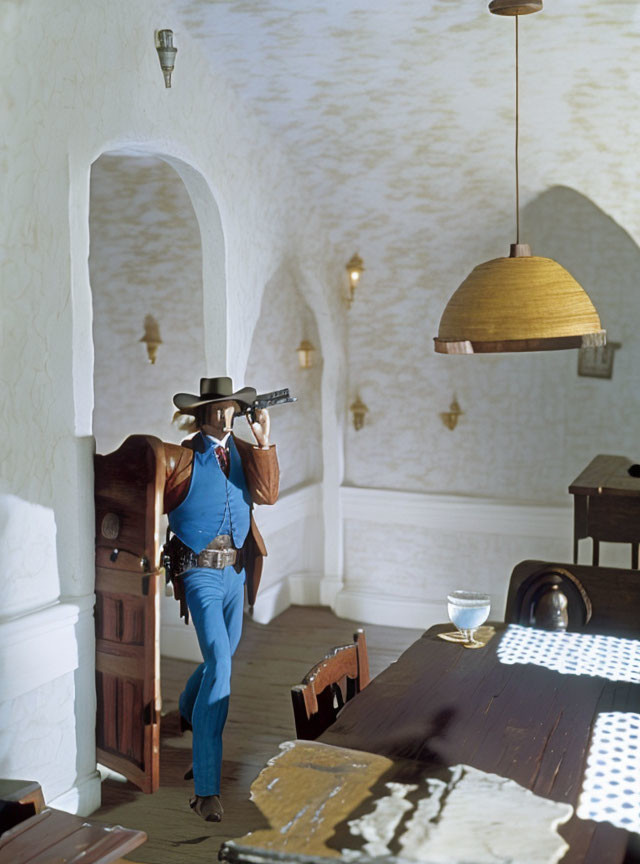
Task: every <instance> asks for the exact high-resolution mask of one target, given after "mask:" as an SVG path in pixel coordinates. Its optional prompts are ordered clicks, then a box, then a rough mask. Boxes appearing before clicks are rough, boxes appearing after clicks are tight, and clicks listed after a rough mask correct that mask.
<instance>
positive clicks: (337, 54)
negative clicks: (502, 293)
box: [175, 0, 640, 254]
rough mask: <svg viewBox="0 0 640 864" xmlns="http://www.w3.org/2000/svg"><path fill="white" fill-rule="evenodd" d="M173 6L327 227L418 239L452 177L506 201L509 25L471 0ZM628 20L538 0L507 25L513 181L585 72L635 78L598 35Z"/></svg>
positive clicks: (575, 1) (200, 1)
mask: <svg viewBox="0 0 640 864" xmlns="http://www.w3.org/2000/svg"><path fill="white" fill-rule="evenodd" d="M175 2H176V6H177V8H178V9H179V12H180V18H181V21H182V23H183V25H184V26H186V27H187V29H188V30H189V31H190V32H191V34H192V35H194V36H196V37H197V38H198V39H200V40H201V41H202V43H203V45H204V48H205V51H206V54H207V55H208V58H209V60H210V63H211V67H212V71H213V73H214V74H216V75H218V76H222V77H223V78H224V79H225V80H226V81H227V82H228V83H229V84H230V86H231V87H233V88H234V89H235V90H236V92H237V93H238V97H239V98H240V99H241V100H242V101H243V102H244V103H245V104H246V105H247V106H248V107H249V109H250V110H252V111H254V112H255V113H256V114H257V115H259V117H260V118H261V119H262V120H263V121H264V122H265V124H266V125H267V126H269V127H270V128H271V130H272V131H273V133H274V134H275V135H276V136H277V137H278V138H279V139H280V140H281V141H282V142H283V143H284V146H285V147H286V148H287V150H288V153H289V154H290V159H291V161H292V163H293V167H294V168H295V170H296V172H297V174H298V175H300V176H301V177H302V178H303V179H304V180H306V188H307V189H308V190H309V191H310V194H311V195H312V196H313V203H314V204H315V205H317V206H318V208H319V210H320V214H321V216H323V218H324V220H325V224H326V225H327V227H329V228H337V229H338V230H339V231H340V232H342V233H346V234H348V235H354V236H359V235H362V234H363V233H364V234H368V235H370V236H369V242H371V241H374V242H375V241H376V240H378V241H379V240H382V238H383V236H384V235H385V232H386V231H387V230H388V229H389V226H390V224H391V223H393V224H394V226H398V224H400V225H402V226H404V228H403V230H402V233H403V234H404V235H405V236H406V234H407V233H408V234H409V235H413V236H414V239H415V241H416V242H419V237H420V236H422V237H424V235H425V232H426V233H428V232H430V231H432V230H434V228H436V227H437V226H436V225H435V224H434V222H433V219H432V218H430V217H433V216H434V215H435V214H441V213H442V208H441V206H440V203H439V199H443V198H444V199H447V198H449V197H450V195H451V193H452V183H451V179H452V177H451V175H452V173H453V172H454V171H455V172H456V175H458V176H459V177H460V180H461V183H460V195H461V202H462V201H464V189H465V186H464V177H465V176H467V177H469V176H471V177H473V181H474V184H475V185H477V184H478V183H482V182H483V177H484V179H485V181H486V184H487V191H488V190H489V189H491V190H492V191H493V192H494V193H495V192H496V191H498V192H499V191H500V190H501V187H504V192H505V195H507V196H508V197H509V196H511V197H512V192H511V191H510V187H511V170H512V169H511V164H510V160H511V153H512V128H511V122H512V117H513V67H512V64H513V19H510V18H497V17H495V16H492V15H490V14H489V13H488V11H487V3H486V2H485V0H395V2H393V3H389V0H370V2H368V3H363V2H362V0H277V2H267V0H262V2H261V0H227V2H212V0H175ZM639 23H640V9H639V4H638V3H637V2H636V0H607V2H606V3H605V2H601V3H599V4H597V3H593V2H591V0H547V3H546V8H545V10H544V12H543V13H541V14H539V15H534V16H528V17H525V18H521V19H520V31H521V70H522V71H521V76H522V99H523V104H522V112H523V139H525V140H523V150H524V152H523V162H524V165H523V169H524V170H523V174H524V179H523V185H524V187H525V189H526V187H527V182H528V181H529V182H530V183H531V185H532V186H535V177H534V176H533V171H532V173H531V174H529V175H527V174H526V156H527V153H526V147H527V141H526V135H527V133H533V131H534V128H535V126H536V125H537V124H538V123H540V122H541V123H542V124H544V125H546V127H547V131H548V132H549V133H550V134H551V135H555V136H556V137H557V135H558V134H559V133H560V132H562V131H563V130H564V126H563V115H564V114H565V113H566V111H567V108H568V105H569V103H573V106H574V110H575V107H576V98H577V99H579V98H580V95H581V94H580V92H579V87H580V83H581V82H582V84H583V85H588V84H589V78H590V75H589V70H590V69H593V68H596V69H598V75H597V77H598V78H600V77H601V75H600V71H599V67H600V66H601V65H602V64H605V65H606V66H608V67H615V66H616V65H619V66H620V69H619V74H620V75H621V76H623V77H625V76H628V75H630V74H633V71H632V70H630V69H629V67H628V66H627V67H626V68H625V64H624V62H622V61H621V58H620V45H619V40H617V39H615V38H612V36H613V34H614V31H615V34H616V36H618V35H619V34H620V33H621V32H622V31H624V30H625V29H626V30H628V32H629V35H633V34H634V32H635V33H636V34H637V31H638V29H639ZM176 29H177V28H176ZM176 39H177V41H179V37H178V35H176ZM616 43H618V44H616ZM636 45H637V42H636ZM542 52H544V56H543V57H542V56H541V54H542ZM576 87H577V88H578V90H577V91H576ZM599 95H600V94H598V96H599ZM582 99H583V103H584V107H585V109H587V110H588V108H589V99H590V95H589V92H586V91H585V92H583V93H582ZM554 127H555V128H554ZM537 134H538V132H537V131H536V135H537ZM536 135H533V134H532V136H531V140H532V146H533V148H534V149H537V150H540V149H541V148H544V146H545V141H544V136H543V135H538V137H539V138H540V140H539V141H536ZM488 142H491V146H493V143H494V142H495V151H494V153H493V157H494V158H493V160H487V159H486V147H487V143H488ZM567 143H569V142H567ZM565 152H566V148H565ZM474 153H476V154H482V156H483V159H482V164H479V160H477V159H474ZM498 174H500V175H504V182H503V180H502V179H501V178H499V177H497V175H498ZM457 180H458V177H456V178H455V185H457ZM510 206H511V201H509V205H508V207H507V208H506V209H505V212H508V211H509V207H510ZM445 209H446V208H445ZM495 215H496V214H495V213H494V214H491V213H489V218H490V219H491V218H494V217H495ZM474 217H475V218H476V219H477V218H478V214H477V213H475V214H474ZM436 221H437V220H436ZM396 230H397V229H396ZM414 232H416V233H414ZM392 233H395V232H392ZM363 254H364V253H363Z"/></svg>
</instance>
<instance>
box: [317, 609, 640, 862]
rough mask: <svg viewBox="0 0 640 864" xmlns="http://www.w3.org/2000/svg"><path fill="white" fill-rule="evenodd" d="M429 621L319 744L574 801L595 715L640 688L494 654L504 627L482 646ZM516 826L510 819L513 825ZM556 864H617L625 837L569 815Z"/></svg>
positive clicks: (637, 697)
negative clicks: (460, 768) (478, 775)
mask: <svg viewBox="0 0 640 864" xmlns="http://www.w3.org/2000/svg"><path fill="white" fill-rule="evenodd" d="M450 629H451V625H439V626H437V627H432V628H431V629H430V630H429V631H428V632H427V633H425V634H424V636H423V637H422V638H421V639H419V640H418V641H417V642H414V644H413V645H412V646H411V647H410V648H409V649H408V650H407V651H406V652H405V653H404V654H403V655H402V656H401V657H400V659H399V660H398V661H397V662H396V663H394V664H392V665H391V666H390V667H389V668H388V669H386V670H385V671H384V672H383V673H382V674H381V675H379V676H378V677H377V678H375V679H374V680H373V681H372V682H371V684H370V685H369V686H368V687H367V688H366V689H365V690H363V691H362V692H361V693H359V694H358V695H357V696H356V697H355V698H354V699H352V700H351V701H350V702H349V703H347V705H346V706H345V708H344V710H343V711H342V713H341V714H340V716H339V718H338V720H337V721H336V723H335V724H334V725H333V726H332V727H331V728H330V729H329V730H328V731H327V732H325V733H324V734H323V735H322V736H321V737H320V739H319V740H320V741H322V742H324V743H327V744H332V745H335V746H338V747H345V748H352V749H354V750H364V751H368V752H370V753H375V754H379V755H381V756H387V757H389V758H391V759H402V760H415V761H416V762H420V763H421V764H422V765H423V766H427V768H429V767H430V768H431V769H432V770H433V772H434V774H437V772H438V771H439V770H441V768H442V766H443V765H444V766H453V765H456V764H460V763H464V764H467V765H471V766H473V767H475V768H478V769H480V770H482V771H486V772H494V773H496V774H499V775H501V776H503V777H507V778H510V779H512V780H515V781H516V782H517V783H519V784H520V785H522V786H524V787H525V788H527V789H531V791H533V792H534V793H536V794H537V795H540V796H542V797H544V798H550V799H553V800H554V801H561V802H568V803H570V804H572V805H573V806H574V807H575V806H576V805H577V802H578V797H579V794H580V790H581V783H582V778H583V774H584V769H585V760H586V754H587V751H588V747H589V741H590V735H591V728H592V722H593V719H594V716H595V715H596V714H597V713H599V712H601V711H623V712H640V685H638V684H629V683H624V682H620V681H616V682H613V681H608V680H606V679H604V678H597V677H588V676H584V675H583V676H577V675H561V674H559V673H558V672H553V671H551V670H549V669H545V668H543V667H539V666H533V665H530V664H520V663H518V664H515V665H505V664H504V663H501V662H500V660H499V659H498V656H497V650H498V647H499V644H500V641H501V636H502V634H503V633H504V630H505V627H504V625H497V626H496V630H497V632H496V635H495V636H494V637H493V639H492V640H491V642H490V643H489V644H488V645H487V646H486V647H485V648H482V649H479V650H476V651H470V650H468V649H465V648H462V647H461V646H458V645H455V644H453V643H450V642H444V641H443V640H441V639H438V638H437V636H436V634H437V633H438V632H441V631H443V630H450ZM514 827H516V826H514ZM559 831H560V834H561V835H562V836H563V837H564V838H565V839H566V840H567V842H568V843H569V845H570V850H569V852H568V853H567V854H566V855H565V857H564V858H563V864H578V862H588V864H602V862H604V861H606V862H607V864H616V862H622V861H623V860H624V859H625V851H626V848H627V842H628V838H629V836H630V835H629V834H628V833H627V832H626V831H623V830H621V829H619V828H614V827H613V826H612V825H610V824H609V823H606V822H593V821H583V820H581V819H578V818H577V817H576V816H575V815H574V816H573V817H572V818H571V819H570V820H569V822H567V823H566V824H565V825H563V826H561V827H560V828H559Z"/></svg>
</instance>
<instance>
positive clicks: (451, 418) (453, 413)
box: [440, 396, 464, 432]
mask: <svg viewBox="0 0 640 864" xmlns="http://www.w3.org/2000/svg"><path fill="white" fill-rule="evenodd" d="M461 414H464V411H463V410H462V409H461V408H460V406H459V405H458V400H457V399H456V397H455V396H454V397H453V402H452V403H451V405H449V410H448V411H442V412H441V413H440V417H441V419H442V422H443V423H444V425H445V426H446V427H447V429H451V431H452V432H453V430H454V429H455V428H456V426H457V425H458V418H459V417H460V415H461Z"/></svg>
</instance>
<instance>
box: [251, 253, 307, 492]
mask: <svg viewBox="0 0 640 864" xmlns="http://www.w3.org/2000/svg"><path fill="white" fill-rule="evenodd" d="M302 339H308V340H309V341H310V342H311V343H312V344H313V345H314V346H315V348H316V351H315V353H314V356H313V366H312V367H311V369H301V368H300V366H299V363H298V355H297V354H296V348H297V347H298V345H299V344H300V342H301V340H302ZM243 383H245V384H247V385H250V386H252V387H255V388H256V389H257V390H258V392H259V393H262V392H265V391H268V390H277V389H279V388H281V387H288V388H289V389H290V391H291V394H292V395H293V396H296V397H297V399H298V401H297V402H296V403H295V404H293V405H283V406H281V407H275V408H273V410H272V412H271V427H272V438H273V441H274V443H275V444H276V445H277V447H278V459H279V462H280V472H281V481H280V488H281V491H285V490H287V489H292V488H293V487H295V486H301V485H306V484H308V483H314V482H318V481H320V480H321V479H322V405H321V402H322V399H321V383H322V358H321V356H320V336H319V334H318V328H317V325H316V320H315V317H314V315H313V312H312V311H311V309H310V308H309V306H308V305H307V303H306V301H305V300H304V298H303V296H302V294H301V292H300V291H299V290H298V288H297V286H296V281H295V277H294V275H293V272H292V271H291V270H290V269H289V268H288V267H287V266H286V265H282V266H281V267H280V268H279V270H278V271H277V272H276V273H275V275H274V276H273V277H272V278H271V280H270V281H269V283H268V284H267V286H266V288H265V290H264V294H263V297H262V306H261V309H260V317H259V318H258V323H257V324H256V329H255V332H254V336H253V341H252V343H251V351H250V353H249V360H248V362H247V371H246V376H245V381H244V382H243ZM237 431H238V432H240V433H241V435H242V436H243V437H247V435H246V433H245V431H244V430H243V429H242V426H241V425H238V428H237ZM247 433H248V430H247ZM249 434H250V433H249Z"/></svg>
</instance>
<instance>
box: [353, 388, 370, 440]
mask: <svg viewBox="0 0 640 864" xmlns="http://www.w3.org/2000/svg"><path fill="white" fill-rule="evenodd" d="M349 410H350V411H351V413H352V414H353V428H354V429H355V430H356V432H359V431H360V429H362V427H363V426H364V421H365V417H366V416H367V414H368V412H369V409H368V408H367V406H366V405H365V404H364V402H363V401H362V399H361V398H360V397H359V396H356V398H355V401H354V402H352V403H351V405H350V406H349Z"/></svg>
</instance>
